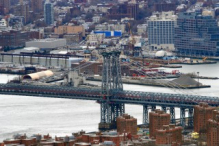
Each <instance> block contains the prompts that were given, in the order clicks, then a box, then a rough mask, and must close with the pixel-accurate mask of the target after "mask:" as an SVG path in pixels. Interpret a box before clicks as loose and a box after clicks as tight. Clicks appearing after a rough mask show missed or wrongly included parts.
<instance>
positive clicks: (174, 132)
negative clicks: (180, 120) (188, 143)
mask: <svg viewBox="0 0 219 146" xmlns="http://www.w3.org/2000/svg"><path fill="white" fill-rule="evenodd" d="M182 137H183V136H182V127H176V126H175V125H174V124H171V125H163V128H162V129H158V130H156V144H157V145H176V146H180V145H181V144H182V139H183V138H182Z"/></svg>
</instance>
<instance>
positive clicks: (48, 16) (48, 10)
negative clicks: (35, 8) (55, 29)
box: [44, 1, 54, 25]
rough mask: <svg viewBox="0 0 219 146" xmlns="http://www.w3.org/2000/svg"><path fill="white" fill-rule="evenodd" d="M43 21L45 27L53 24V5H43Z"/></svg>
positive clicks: (46, 3)
mask: <svg viewBox="0 0 219 146" xmlns="http://www.w3.org/2000/svg"><path fill="white" fill-rule="evenodd" d="M44 21H45V23H46V24H47V25H51V24H53V23H54V10H53V4H52V3H50V2H49V1H47V2H45V4H44Z"/></svg>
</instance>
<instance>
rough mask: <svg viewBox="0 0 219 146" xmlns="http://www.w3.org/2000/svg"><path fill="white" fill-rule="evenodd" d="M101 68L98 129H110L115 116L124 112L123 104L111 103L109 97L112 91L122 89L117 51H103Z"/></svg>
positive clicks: (112, 126)
mask: <svg viewBox="0 0 219 146" xmlns="http://www.w3.org/2000/svg"><path fill="white" fill-rule="evenodd" d="M102 56H103V69H102V86H101V88H102V94H103V99H102V100H100V101H99V102H100V107H101V108H100V110H101V120H100V123H99V129H103V130H104V129H110V128H114V127H115V126H116V123H115V121H116V118H117V117H118V116H120V115H122V114H123V113H124V112H125V107H124V104H121V103H113V102H111V101H110V99H111V98H112V97H113V96H114V95H113V93H112V91H114V90H116V91H121V90H123V85H122V78H121V67H120V62H119V56H120V52H119V51H112V52H103V53H102Z"/></svg>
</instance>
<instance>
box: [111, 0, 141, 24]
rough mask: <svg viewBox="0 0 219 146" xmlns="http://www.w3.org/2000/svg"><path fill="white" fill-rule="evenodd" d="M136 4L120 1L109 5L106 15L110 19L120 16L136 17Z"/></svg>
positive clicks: (119, 17)
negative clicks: (120, 2)
mask: <svg viewBox="0 0 219 146" xmlns="http://www.w3.org/2000/svg"><path fill="white" fill-rule="evenodd" d="M137 14H138V4H136V3H127V2H125V3H122V4H118V5H116V6H113V7H111V8H110V9H109V10H108V17H109V18H110V19H121V18H125V17H128V18H134V19H135V20H136V19H137Z"/></svg>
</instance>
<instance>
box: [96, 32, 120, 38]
mask: <svg viewBox="0 0 219 146" xmlns="http://www.w3.org/2000/svg"><path fill="white" fill-rule="evenodd" d="M94 34H104V36H105V37H121V36H122V32H121V31H94Z"/></svg>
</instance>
